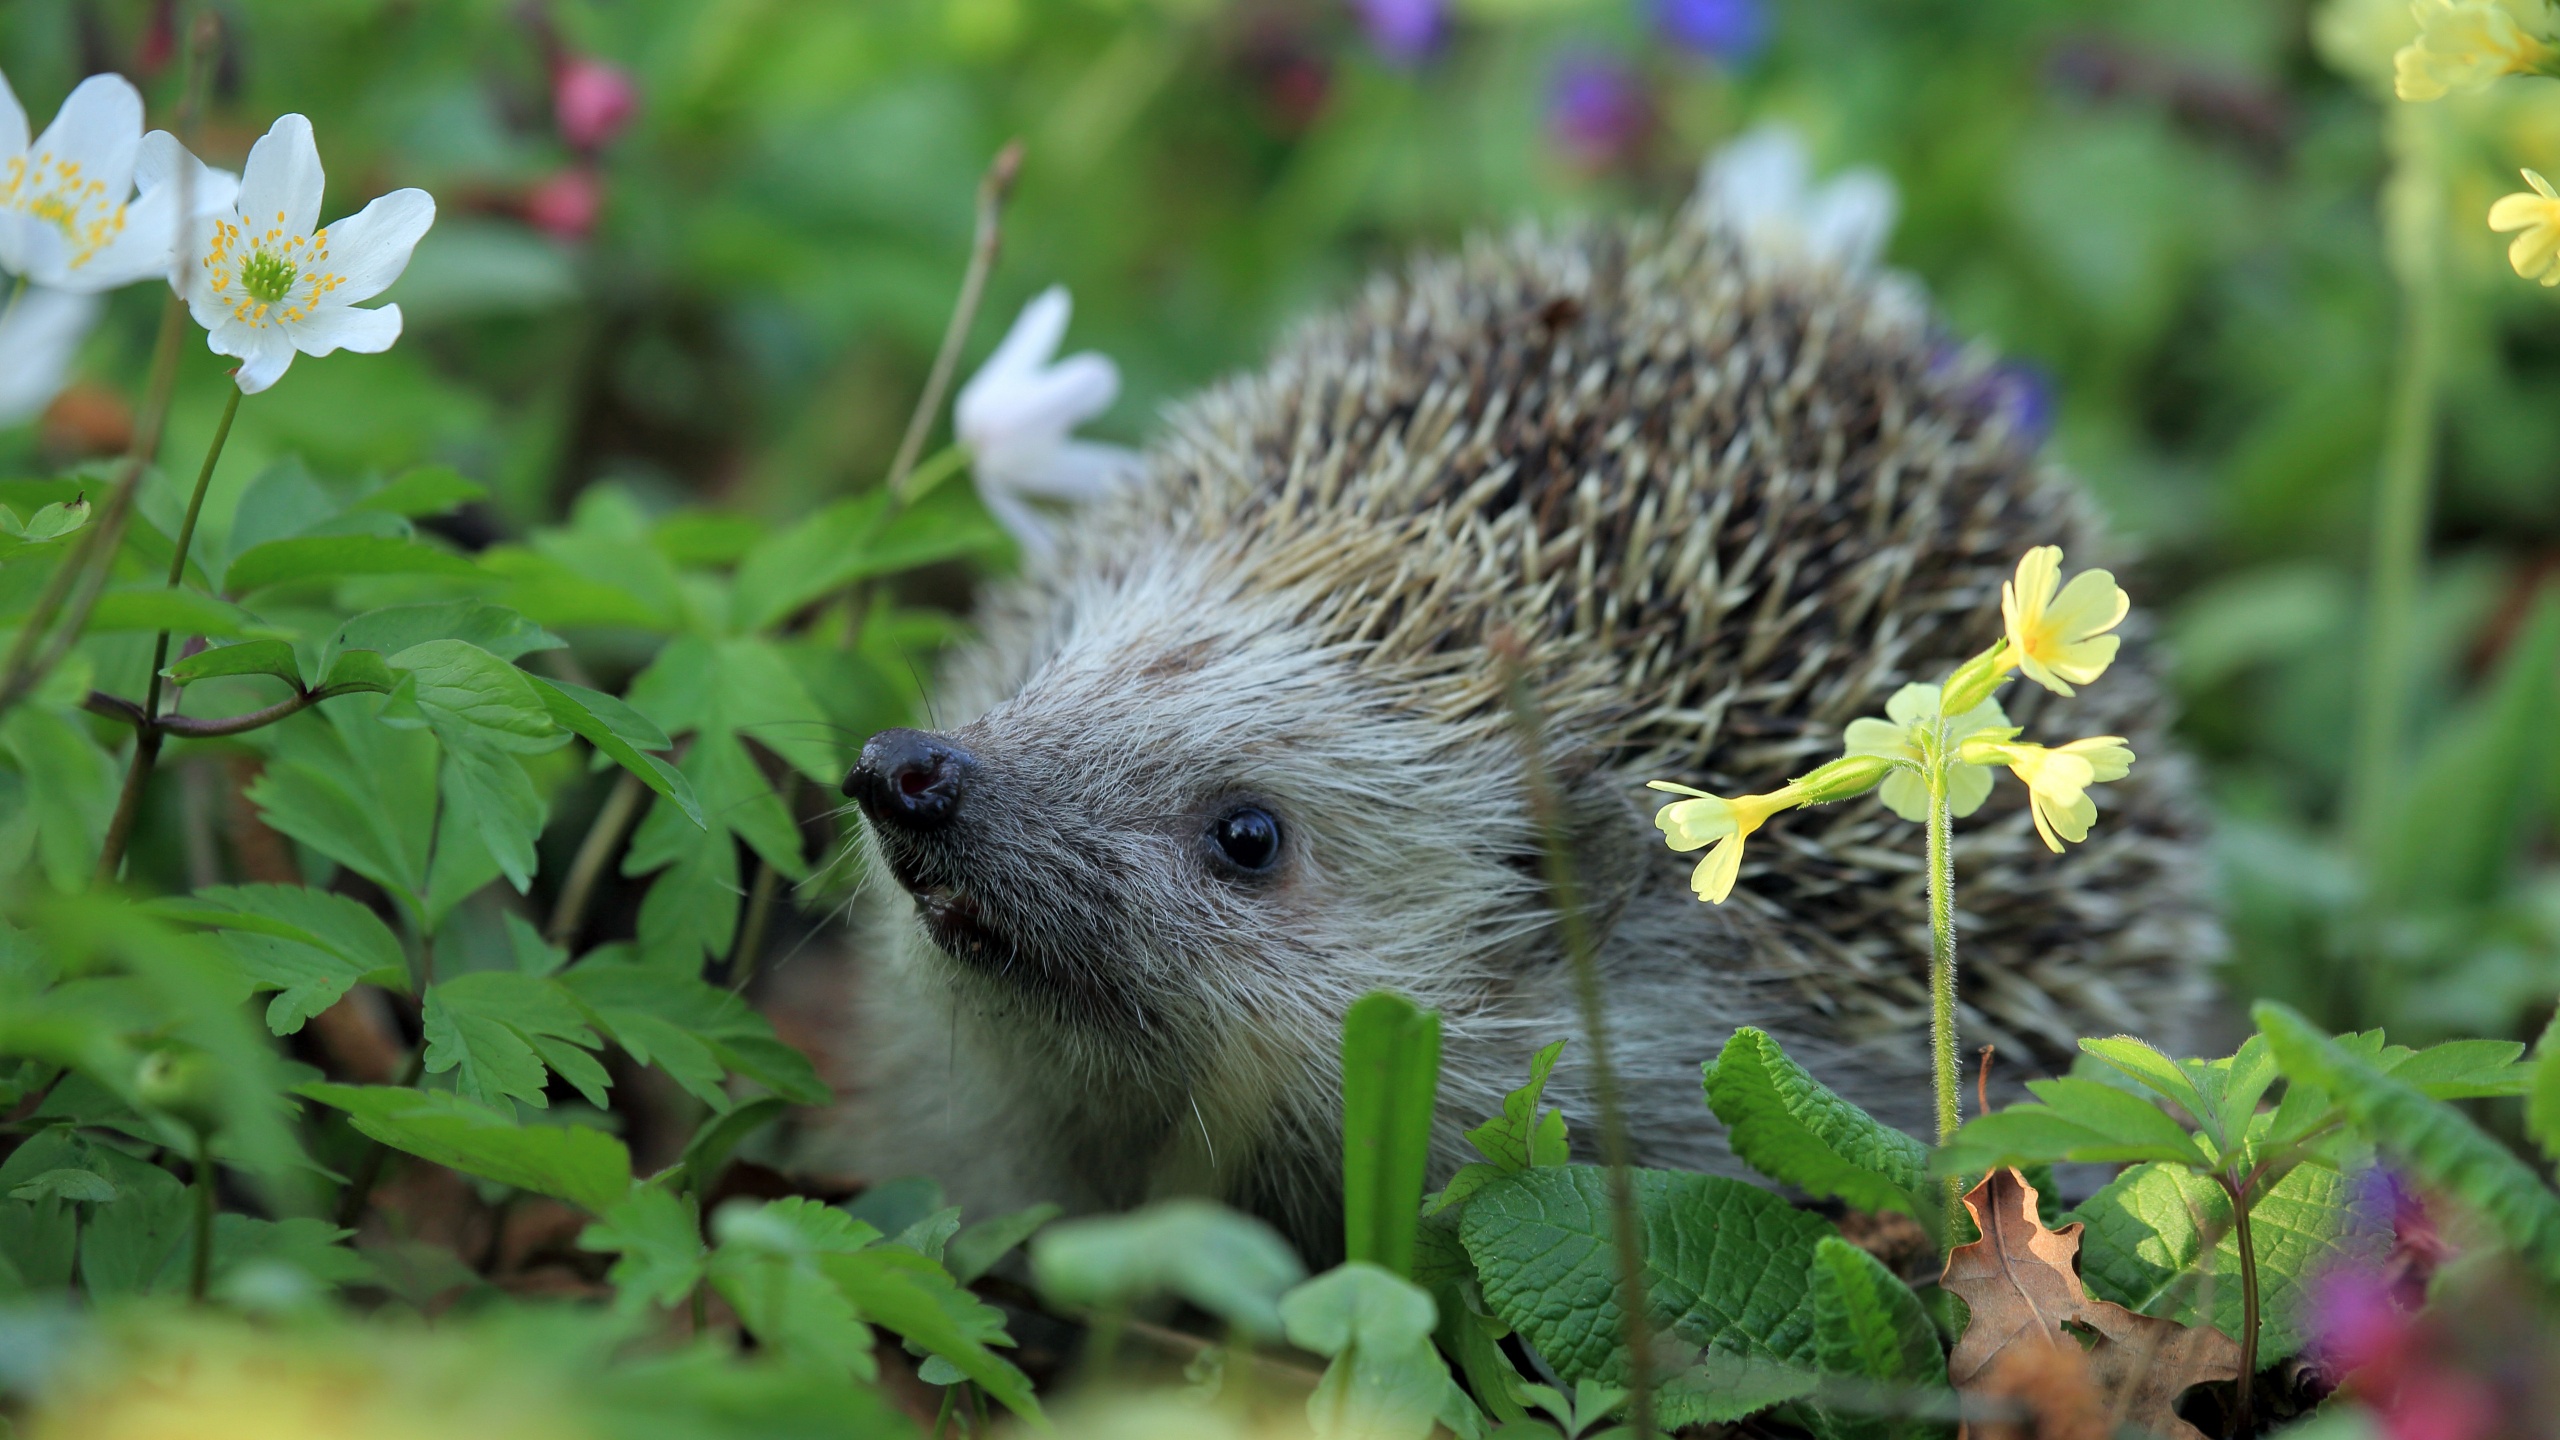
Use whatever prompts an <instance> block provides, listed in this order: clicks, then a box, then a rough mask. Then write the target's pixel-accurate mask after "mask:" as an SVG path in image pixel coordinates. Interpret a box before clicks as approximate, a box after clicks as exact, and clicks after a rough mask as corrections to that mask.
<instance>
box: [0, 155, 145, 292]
mask: <svg viewBox="0 0 2560 1440" xmlns="http://www.w3.org/2000/svg"><path fill="white" fill-rule="evenodd" d="M0 210H15V211H17V212H18V213H19V214H21V215H28V216H32V217H33V218H35V219H38V220H42V221H44V222H45V223H46V224H48V225H51V226H53V227H54V228H55V229H56V230H59V231H61V232H62V242H63V244H64V246H65V247H66V248H67V249H68V250H69V251H70V258H69V259H68V260H67V261H65V265H66V267H67V268H69V269H74V270H76V269H78V268H80V267H81V266H83V265H85V264H87V263H89V261H90V259H91V258H93V257H94V256H96V255H97V253H98V252H99V251H101V250H104V249H106V248H107V246H108V245H109V244H110V243H112V242H113V241H114V240H115V238H116V237H117V236H118V235H121V234H123V233H124V220H125V215H124V203H123V202H122V201H121V200H120V199H118V198H116V197H114V196H111V195H109V194H108V193H107V187H106V185H105V183H104V182H102V181H99V180H96V179H93V178H91V177H90V176H89V175H87V174H86V173H84V172H83V171H82V170H81V168H80V164H79V162H77V161H74V160H57V159H55V158H53V155H52V153H51V152H50V151H48V152H45V153H42V154H36V155H19V156H14V157H12V158H11V159H10V160H9V161H8V163H7V164H5V165H0Z"/></svg>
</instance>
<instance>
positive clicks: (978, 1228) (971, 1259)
mask: <svg viewBox="0 0 2560 1440" xmlns="http://www.w3.org/2000/svg"><path fill="white" fill-rule="evenodd" d="M1062 1213H1064V1212H1062V1211H1061V1210H1060V1209H1059V1208H1058V1207H1057V1206H1055V1205H1052V1204H1049V1203H1048V1202H1046V1201H1043V1202H1041V1203H1040V1204H1037V1205H1033V1206H1030V1207H1028V1208H1026V1209H1022V1210H1016V1211H1014V1212H1013V1213H1012V1214H1010V1215H998V1216H996V1217H995V1218H993V1219H991V1220H981V1221H979V1222H978V1223H977V1224H975V1225H971V1226H969V1227H968V1228H966V1229H964V1230H962V1231H961V1232H960V1233H959V1234H957V1235H954V1236H952V1237H951V1243H950V1245H949V1246H947V1247H946V1248H945V1250H944V1253H943V1257H942V1262H943V1265H944V1266H945V1267H946V1268H948V1269H949V1270H950V1271H951V1278H953V1279H954V1280H957V1281H959V1282H960V1283H961V1284H963V1285H967V1284H969V1283H971V1282H973V1281H975V1280H976V1279H977V1278H978V1277H979V1276H981V1275H984V1274H986V1273H987V1272H988V1271H989V1270H992V1269H994V1268H995V1264H996V1262H997V1261H999V1260H1002V1259H1003V1258H1004V1257H1005V1256H1006V1255H1007V1254H1009V1253H1011V1252H1012V1250H1013V1247H1015V1246H1016V1245H1019V1244H1021V1243H1022V1242H1024V1241H1026V1240H1028V1239H1030V1238H1031V1237H1032V1236H1033V1235H1035V1234H1038V1233H1039V1231H1040V1227H1041V1226H1043V1225H1046V1224H1048V1223H1049V1222H1050V1221H1052V1220H1055V1219H1057V1218H1058V1216H1059V1215H1060V1214H1062Z"/></svg>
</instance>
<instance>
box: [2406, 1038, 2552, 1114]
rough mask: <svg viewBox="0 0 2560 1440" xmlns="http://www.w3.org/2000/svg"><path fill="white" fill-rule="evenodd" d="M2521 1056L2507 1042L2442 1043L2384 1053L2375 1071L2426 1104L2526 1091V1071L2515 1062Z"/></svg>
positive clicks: (2517, 1046) (2513, 1044)
mask: <svg viewBox="0 0 2560 1440" xmlns="http://www.w3.org/2000/svg"><path fill="white" fill-rule="evenodd" d="M2392 1048H2393V1049H2397V1048H2398V1047H2396V1046H2394V1047H2392ZM2522 1054H2524V1046H2522V1045H2520V1044H2518V1043H2517V1042H2515V1041H2513V1040H2447V1041H2445V1042H2444V1043H2443V1044H2441V1045H2430V1046H2428V1047H2427V1048H2426V1049H2424V1050H2417V1051H2408V1052H2403V1053H2401V1054H2398V1055H2393V1054H2391V1053H2390V1052H2389V1051H2386V1052H2385V1053H2384V1057H2383V1063H2382V1064H2381V1065H2379V1066H2378V1067H2376V1068H2378V1069H2380V1070H2381V1071H2382V1072H2383V1073H2384V1074H2386V1075H2388V1076H2390V1077H2391V1078H2392V1079H2394V1080H2397V1081H2399V1082H2400V1083H2401V1084H2403V1085H2407V1086H2409V1087H2411V1088H2412V1089H2415V1090H2417V1091H2418V1092H2420V1093H2421V1094H2424V1095H2425V1096H2427V1097H2428V1098H2429V1099H2432V1100H2479V1099H2487V1098H2489V1097H2492V1096H2499V1095H2522V1094H2524V1093H2525V1092H2526V1090H2528V1089H2529V1088H2531V1086H2532V1083H2533V1080H2532V1067H2531V1066H2527V1065H2520V1064H2518V1063H2516V1060H2517V1057H2518V1056H2520V1055H2522Z"/></svg>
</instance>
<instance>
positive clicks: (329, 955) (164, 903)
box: [145, 885, 409, 1035]
mask: <svg viewBox="0 0 2560 1440" xmlns="http://www.w3.org/2000/svg"><path fill="white" fill-rule="evenodd" d="M145 908H146V909H148V910H150V911H151V912H152V913H154V914H157V915H160V916H162V917H164V918H167V919H171V920H178V921H182V922H185V923H188V924H195V925H207V926H212V927H215V928H218V929H224V930H229V931H233V932H237V933H234V934H232V935H229V936H227V937H225V948H226V949H227V950H228V951H229V953H230V954H231V955H232V957H233V958H234V959H236V960H238V961H239V962H240V965H241V968H242V969H243V970H244V971H245V972H246V973H247V974H248V976H249V977H250V980H251V982H252V983H253V984H254V985H255V986H256V987H257V988H260V989H274V990H277V991H279V992H281V993H279V994H278V995H277V996H276V998H275V1000H274V1001H273V1002H272V1003H271V1004H269V1005H268V1007H267V1028H268V1029H269V1030H271V1031H273V1032H274V1033H275V1034H278V1035H291V1034H294V1033H295V1032H297V1031H299V1030H300V1029H301V1028H302V1026H303V1024H304V1022H306V1021H308V1020H309V1019H310V1018H311V1017H312V1016H314V1015H317V1014H319V1013H320V1012H321V1011H323V1010H326V1009H328V1008H329V1007H330V1006H332V1005H334V1004H336V1003H338V1000H339V998H340V997H341V996H343V995H345V994H346V993H347V991H348V990H349V989H350V988H351V987H353V986H355V985H359V984H370V985H381V986H385V987H387V988H389V989H394V990H399V991H403V992H406V991H407V990H408V988H409V965H408V957H407V955H406V954H405V953H404V952H403V951H402V950H401V948H400V940H399V937H397V936H395V935H393V934H392V933H391V927H389V926H387V925H385V924H383V923H382V921H381V920H380V919H379V918H378V917H376V916H375V915H374V913H373V912H372V911H371V910H369V909H367V908H365V906H364V905H363V904H362V903H361V902H359V901H357V900H354V899H351V898H349V897H347V896H344V895H333V894H330V893H328V892H326V891H322V890H313V889H310V888H309V887H307V886H301V885H211V886H207V887H205V888H204V889H202V890H199V891H197V892H196V893H195V895H194V896H193V897H192V898H174V899H167V900H159V901H154V902H152V903H151V904H150V905H148V906H146V907H145Z"/></svg>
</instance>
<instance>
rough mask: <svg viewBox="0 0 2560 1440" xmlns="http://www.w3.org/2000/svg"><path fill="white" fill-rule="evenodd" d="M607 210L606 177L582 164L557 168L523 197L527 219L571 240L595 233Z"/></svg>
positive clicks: (555, 236) (534, 225)
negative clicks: (558, 169)
mask: <svg viewBox="0 0 2560 1440" xmlns="http://www.w3.org/2000/svg"><path fill="white" fill-rule="evenodd" d="M603 213H604V177H602V176H600V175H598V174H596V172H594V171H593V170H589V169H586V168H585V167H583V166H575V167H572V168H570V169H567V170H561V171H556V172H554V173H553V174H551V175H549V176H547V177H545V178H544V179H543V180H541V181H540V182H538V183H536V184H535V185H534V187H533V189H531V190H530V191H527V192H526V193H525V197H524V218H525V221H526V223H528V224H530V225H532V226H533V227H534V228H535V229H537V230H540V231H542V232H543V233H544V234H547V235H550V236H552V237H553V238H555V239H559V240H566V241H569V242H570V243H572V244H575V243H576V242H578V241H581V240H584V239H586V238H587V237H588V236H589V235H591V234H593V233H595V228H596V219H597V217H598V216H600V215H602V214H603Z"/></svg>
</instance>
